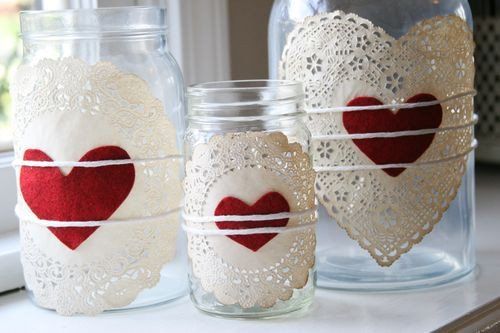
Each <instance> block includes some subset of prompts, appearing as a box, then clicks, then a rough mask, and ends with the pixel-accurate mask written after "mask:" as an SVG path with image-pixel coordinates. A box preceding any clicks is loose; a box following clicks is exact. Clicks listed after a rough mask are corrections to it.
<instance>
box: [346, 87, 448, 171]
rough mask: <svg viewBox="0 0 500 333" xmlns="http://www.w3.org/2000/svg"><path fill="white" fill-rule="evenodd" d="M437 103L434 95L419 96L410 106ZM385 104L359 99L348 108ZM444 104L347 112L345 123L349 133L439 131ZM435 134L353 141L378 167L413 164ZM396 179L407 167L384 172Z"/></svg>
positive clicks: (349, 104) (375, 100) (374, 100)
mask: <svg viewBox="0 0 500 333" xmlns="http://www.w3.org/2000/svg"><path fill="white" fill-rule="evenodd" d="M430 101H436V98H435V97H434V96H432V95H430V94H419V95H415V96H413V97H411V98H409V99H408V101H407V103H419V102H430ZM369 105H383V103H382V102H381V101H379V100H378V99H376V98H373V97H358V98H355V99H353V100H352V101H351V102H349V103H348V104H347V106H369ZM442 118H443V112H442V108H441V105H439V104H437V105H432V106H425V107H417V108H411V109H401V110H396V112H394V111H392V110H389V109H384V110H365V111H357V112H345V113H344V114H343V123H344V127H345V128H346V130H347V132H348V133H349V134H359V133H379V132H398V131H414V130H421V129H435V128H438V127H439V125H440V124H441V120H442ZM433 139H434V134H425V135H414V136H401V137H395V138H371V139H355V140H352V141H353V142H354V144H355V145H356V146H358V148H359V149H360V150H361V151H362V152H363V153H364V154H365V155H366V156H368V158H370V159H371V160H372V161H373V162H375V164H399V163H413V162H415V161H416V160H418V158H419V157H420V156H422V154H423V153H424V152H425V151H426V150H427V148H429V146H430V145H431V143H432V140H433ZM383 170H384V171H385V172H386V173H387V174H388V175H390V176H392V177H397V176H399V175H400V174H401V173H402V172H403V171H405V169H404V168H392V169H383Z"/></svg>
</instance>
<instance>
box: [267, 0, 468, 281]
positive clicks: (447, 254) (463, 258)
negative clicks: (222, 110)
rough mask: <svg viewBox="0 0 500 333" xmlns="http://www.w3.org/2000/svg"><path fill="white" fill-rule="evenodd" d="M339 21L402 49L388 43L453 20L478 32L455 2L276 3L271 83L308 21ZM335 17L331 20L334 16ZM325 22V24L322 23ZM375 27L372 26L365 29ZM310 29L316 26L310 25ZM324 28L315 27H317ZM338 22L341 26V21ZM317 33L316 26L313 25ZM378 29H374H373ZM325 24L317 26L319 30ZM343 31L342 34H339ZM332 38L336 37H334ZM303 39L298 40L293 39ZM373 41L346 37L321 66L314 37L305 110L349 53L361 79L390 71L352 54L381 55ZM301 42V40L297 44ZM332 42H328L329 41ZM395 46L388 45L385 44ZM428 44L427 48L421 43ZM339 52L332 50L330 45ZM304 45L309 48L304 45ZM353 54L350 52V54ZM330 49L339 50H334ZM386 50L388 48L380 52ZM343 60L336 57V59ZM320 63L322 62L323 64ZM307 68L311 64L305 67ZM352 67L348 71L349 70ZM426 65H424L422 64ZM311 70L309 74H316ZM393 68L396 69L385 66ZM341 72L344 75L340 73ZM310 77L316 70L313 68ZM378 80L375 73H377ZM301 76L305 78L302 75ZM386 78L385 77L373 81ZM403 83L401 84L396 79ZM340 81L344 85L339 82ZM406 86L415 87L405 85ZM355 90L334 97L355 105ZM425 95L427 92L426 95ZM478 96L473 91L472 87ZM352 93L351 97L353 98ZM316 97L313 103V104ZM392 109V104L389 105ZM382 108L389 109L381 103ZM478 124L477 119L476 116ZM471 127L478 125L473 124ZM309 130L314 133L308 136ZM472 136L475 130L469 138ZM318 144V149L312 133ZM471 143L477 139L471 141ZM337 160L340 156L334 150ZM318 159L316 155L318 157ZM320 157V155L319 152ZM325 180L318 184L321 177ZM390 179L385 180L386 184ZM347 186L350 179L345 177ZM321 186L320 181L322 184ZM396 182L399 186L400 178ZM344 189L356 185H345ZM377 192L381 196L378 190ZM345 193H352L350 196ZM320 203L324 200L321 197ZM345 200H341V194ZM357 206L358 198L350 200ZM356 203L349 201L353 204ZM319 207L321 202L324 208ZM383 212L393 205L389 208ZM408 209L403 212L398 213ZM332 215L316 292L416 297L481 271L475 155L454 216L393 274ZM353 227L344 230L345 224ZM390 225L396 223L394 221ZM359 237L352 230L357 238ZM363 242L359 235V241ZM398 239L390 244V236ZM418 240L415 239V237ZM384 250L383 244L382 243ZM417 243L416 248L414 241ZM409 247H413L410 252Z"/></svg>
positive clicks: (463, 5)
mask: <svg viewBox="0 0 500 333" xmlns="http://www.w3.org/2000/svg"><path fill="white" fill-rule="evenodd" d="M337 11H340V13H341V14H337V17H336V18H333V19H338V17H340V16H342V15H344V14H343V13H345V14H346V15H350V14H353V17H354V18H352V20H358V19H359V18H361V19H362V20H363V23H362V24H361V23H360V28H361V29H364V28H366V29H367V30H369V29H378V28H381V29H380V30H377V31H376V32H374V33H375V34H377V36H380V35H379V34H387V35H388V36H390V37H391V38H393V39H394V40H396V41H393V40H392V39H390V41H389V43H391V45H392V43H394V44H397V43H398V41H397V40H398V39H404V38H406V35H407V34H408V33H409V32H410V31H411V30H412V29H413V28H414V27H415V26H416V25H417V24H418V23H419V22H421V21H423V20H428V19H434V18H440V17H446V16H449V15H455V16H458V17H459V18H460V19H462V20H463V21H466V22H467V25H469V27H471V26H472V18H471V13H470V9H469V6H468V3H467V2H466V1H462V0H449V1H439V2H435V1H414V0H404V1H398V2H397V3H395V2H394V1H369V0H356V1H343V0H327V1H317V0H309V1H293V0H276V1H275V3H274V7H273V11H272V14H271V18H270V24H269V70H270V73H271V76H272V77H273V78H287V79H296V78H292V77H290V76H289V75H288V74H289V73H288V72H287V71H286V70H285V69H284V68H285V67H286V66H284V65H283V54H284V51H285V49H286V48H287V47H288V45H287V43H290V42H291V39H290V34H291V33H292V32H294V33H296V32H297V31H298V29H299V27H302V28H303V29H307V28H308V27H307V24H306V23H303V22H304V20H306V19H307V18H309V17H315V16H318V15H323V14H326V13H339V12H337ZM332 16H333V14H332ZM323 17H324V19H325V20H327V19H326V18H325V17H326V16H323ZM367 21H369V22H367ZM309 22H312V20H311V21H309ZM317 22H318V21H315V23H317ZM339 22H340V20H339ZM310 24H311V25H312V23H310ZM371 24H373V25H371ZM319 25H321V23H317V26H316V27H317V28H318V29H319ZM332 27H333V25H331V26H329V28H331V29H332V30H331V31H328V32H326V33H325V36H326V34H328V36H335V29H336V28H332ZM339 31H340V30H339ZM330 33H331V34H330ZM294 36H297V35H294ZM366 36H368V38H367V39H363V38H362V37H360V38H358V39H356V37H358V36H352V35H350V36H347V37H346V36H340V35H338V36H337V37H338V39H335V37H331V38H332V39H335V40H339V41H340V42H339V44H338V45H339V47H340V48H338V49H332V50H329V51H328V52H330V54H338V57H335V56H331V57H330V56H328V57H327V56H325V59H323V58H321V59H319V60H318V59H315V58H314V56H313V54H314V53H316V54H326V52H327V51H325V49H326V47H325V48H324V49H322V50H321V51H318V52H315V51H317V50H315V48H318V50H319V48H320V47H322V46H323V45H325V44H326V43H328V42H327V40H326V39H322V37H321V36H320V35H319V34H318V35H316V38H314V37H311V38H310V43H309V44H307V46H305V47H304V48H303V49H302V52H303V53H305V54H306V56H309V58H308V59H311V61H312V62H313V63H314V64H316V66H317V71H318V73H317V74H316V76H315V79H313V76H312V75H309V74H308V75H309V76H307V80H308V81H307V82H304V85H305V89H306V107H307V105H308V104H309V107H311V108H313V107H317V104H318V102H317V101H318V99H317V98H316V97H317V96H316V95H314V96H312V93H309V94H308V93H307V91H308V90H310V91H313V90H314V92H317V91H318V90H315V87H317V86H319V85H321V82H322V81H323V80H325V82H326V80H327V79H325V76H324V75H326V76H328V75H330V76H329V79H331V80H330V82H335V76H338V77H341V76H342V75H344V74H343V73H341V71H340V70H339V72H337V73H335V72H332V70H331V69H329V66H331V67H332V68H333V67H334V66H337V64H336V61H338V62H342V61H345V59H347V57H348V55H349V54H350V52H352V54H353V57H352V58H351V59H350V60H349V61H360V66H359V69H360V70H361V71H367V72H368V71H370V70H371V68H375V66H379V68H384V66H385V63H384V61H386V62H387V63H388V64H389V63H390V62H391V61H393V59H391V58H390V56H389V57H388V58H386V59H385V60H383V61H380V62H378V63H377V62H376V61H374V62H373V63H371V64H369V65H372V64H373V66H374V67H368V69H367V67H364V66H366V62H365V63H361V62H362V61H366V60H367V59H368V62H369V61H370V58H363V57H361V60H360V59H359V58H360V57H357V58H356V57H355V56H357V55H358V54H355V51H353V50H354V48H356V47H359V46H360V45H361V46H363V47H365V48H366V49H369V48H371V47H375V46H374V44H373V43H372V44H369V43H367V41H371V40H370V37H369V35H365V37H366ZM294 38H296V37H294ZM328 38H330V37H328ZM343 38H345V39H346V40H351V41H352V44H351V46H348V43H347V42H345V43H344V42H343V41H342V40H343ZM387 40H389V39H387ZM422 42H423V40H422ZM330 43H331V44H332V45H333V44H334V42H333V41H330ZM302 45H306V44H305V43H304V44H302ZM351 47H352V48H351ZM332 48H334V47H333V46H332ZM382 48H383V47H382ZM335 52H337V53H335ZM319 57H321V56H319ZM305 61H307V59H305ZM349 61H346V67H347V66H348V65H347V63H348V62H349ZM422 61H425V59H423V60H422ZM314 64H313V65H311V66H314ZM387 66H390V65H387ZM336 68H337V69H338V68H341V67H340V66H339V67H336ZM306 70H311V68H310V67H308V68H307V69H304V71H306ZM374 72H375V71H374ZM294 74H297V76H300V74H298V73H294ZM373 75H375V77H376V76H377V75H379V76H382V75H384V74H382V71H380V72H378V73H375V74H373ZM396 79H399V77H396ZM339 80H340V79H339ZM402 80H404V83H403V85H404V84H405V83H406V82H407V81H409V80H407V79H406V78H404V79H402ZM356 89H358V88H357V87H356V86H354V85H353V86H349V87H348V88H346V87H345V86H340V87H339V88H338V89H337V92H335V91H333V93H332V94H336V93H338V94H343V93H345V92H346V91H347V94H351V95H350V96H352V97H356ZM423 89H425V87H424V88H423ZM471 89H472V87H471ZM348 90H352V92H349V91H348ZM308 95H309V96H310V99H309V100H308V97H307V96H308ZM385 102H386V103H387V104H389V103H390V102H391V100H390V99H389V100H386V101H385ZM382 104H384V103H382ZM321 106H322V107H323V108H325V107H326V108H328V107H331V108H335V107H345V106H346V104H334V103H330V104H328V103H327V105H321ZM470 119H471V120H472V112H471V114H470ZM471 122H472V121H471ZM310 129H311V128H310ZM471 131H472V130H471ZM311 132H313V142H314V130H313V129H311ZM471 135H472V134H471ZM333 145H334V148H333V150H332V152H333V153H334V154H335V152H334V150H335V143H334V144H333ZM313 154H315V152H313ZM318 154H319V152H318ZM318 177H320V176H318ZM383 177H385V175H384V176H382V178H383ZM346 178H348V179H351V178H349V177H348V176H346ZM318 179H319V178H318ZM395 179H396V180H395V181H397V178H395ZM345 181H346V182H348V181H350V180H347V179H346V180H345ZM374 191H376V189H374ZM346 192H347V191H346ZM319 195H321V194H319ZM339 196H341V193H340V192H339ZM351 198H352V197H351ZM347 200H350V199H347ZM320 201H321V200H320ZM384 204H387V205H390V202H386V203H384ZM400 208H402V209H404V207H400ZM331 215H332V214H329V213H328V212H327V210H326V209H325V207H324V206H323V205H320V207H319V216H320V217H319V230H320V232H319V233H318V252H317V257H318V260H317V265H318V266H317V274H318V280H317V284H318V286H319V287H325V288H333V289H348V290H395V289H410V288H420V287H426V286H431V285H437V284H441V283H445V282H449V281H452V280H455V279H457V278H459V277H462V276H464V275H466V274H468V273H469V272H471V271H472V270H473V268H474V266H475V256H474V155H473V153H469V154H468V161H467V168H466V171H465V173H464V175H463V178H462V179H461V185H460V187H459V189H457V194H456V196H454V199H453V201H452V202H451V203H450V204H449V208H447V209H446V210H445V212H444V213H443V215H442V217H441V218H440V221H439V222H438V223H437V224H436V225H435V226H434V228H433V230H432V231H431V232H430V233H429V234H427V235H426V236H425V237H424V238H423V240H421V241H420V242H415V244H414V246H413V248H411V246H410V248H411V249H410V248H408V247H407V248H406V250H404V252H403V254H402V255H401V257H400V258H399V259H397V260H396V261H395V262H393V263H392V264H391V265H389V266H388V267H387V266H386V267H384V265H379V264H377V262H375V260H373V258H372V256H376V255H377V254H376V253H375V254H373V253H372V256H371V255H370V253H368V251H366V250H365V249H363V248H362V246H361V243H363V241H360V240H359V237H358V241H359V243H358V241H356V240H354V239H353V237H354V238H356V236H353V237H349V236H348V235H347V234H346V231H345V230H343V228H341V227H339V225H338V224H337V223H336V222H338V221H336V219H335V218H334V217H332V216H331ZM352 221H353V220H351V221H346V222H344V226H345V224H349V223H351V222H352ZM388 222H389V224H390V221H388ZM353 233H354V231H352V230H350V234H351V236H352V235H353ZM358 236H359V234H358ZM388 237H392V236H388ZM415 237H416V236H415ZM379 241H380V242H385V241H387V239H386V240H385V241H384V240H382V239H379ZM411 242H412V241H411ZM406 245H408V244H406ZM364 246H365V248H366V247H369V246H370V245H368V244H367V243H365V244H364Z"/></svg>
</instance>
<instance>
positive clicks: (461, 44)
mask: <svg viewBox="0 0 500 333" xmlns="http://www.w3.org/2000/svg"><path fill="white" fill-rule="evenodd" d="M471 28H472V18H471V12H470V8H469V5H468V3H467V1H466V0H444V1H433V0H402V1H392V0H379V1H372V0H349V1H345V0H305V1H295V0H276V1H275V2H274V7H273V9H272V13H271V18H270V23H269V69H270V73H271V77H272V78H280V79H288V80H297V81H299V82H302V83H303V84H304V89H305V110H306V112H307V113H308V115H307V118H306V121H305V122H306V125H307V126H308V128H309V130H310V131H311V134H312V142H311V145H312V149H311V151H312V158H313V164H314V167H315V169H316V171H318V176H317V181H316V193H317V197H318V199H319V201H320V208H319V226H318V228H319V231H320V232H319V233H318V252H317V257H318V258H317V263H318V269H317V274H318V286H319V287H325V288H334V289H348V290H395V289H409V288H419V287H425V286H431V285H437V284H442V283H445V282H449V281H452V280H455V279H457V278H460V277H462V276H465V275H466V274H468V273H469V272H471V271H472V270H473V268H474V265H475V256H474V155H473V149H474V147H475V140H474V134H473V126H474V123H475V116H474V115H473V96H474V93H475V92H474V85H473V81H474V61H473V50H474V42H473V39H472V31H471ZM426 102H430V104H426ZM412 103H413V104H415V105H413V106H409V105H406V104H412ZM365 107H366V109H365ZM377 107H379V108H378V109H377ZM369 108H371V109H370V110H369ZM398 109H399V110H398ZM350 111H353V112H350ZM356 111H357V112H356ZM418 112H420V113H418ZM420 114H422V116H420ZM425 114H428V115H430V116H429V118H427V119H433V120H432V121H430V122H428V123H425V124H424V122H425V121H424V120H423V119H424V118H425V117H426V116H425ZM403 118H405V120H403ZM396 132H397V133H396ZM405 133H406V134H405ZM426 140H428V141H426ZM384 166H385V167H387V169H386V168H384ZM398 167H399V168H398Z"/></svg>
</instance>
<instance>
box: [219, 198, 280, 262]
mask: <svg viewBox="0 0 500 333" xmlns="http://www.w3.org/2000/svg"><path fill="white" fill-rule="evenodd" d="M289 211H290V206H289V205H288V202H287V201H286V199H285V198H284V197H283V196H282V195H281V194H279V193H278V192H269V193H266V194H264V195H263V196H262V197H260V199H259V200H257V201H256V202H255V203H254V204H253V205H251V206H250V205H248V204H247V203H245V202H243V201H241V200H240V199H238V198H234V197H226V198H224V199H222V200H221V201H220V202H219V204H218V205H217V208H215V212H214V215H215V216H220V215H259V214H276V213H284V212H289ZM287 223H288V219H287V218H286V219H279V220H269V221H267V220H266V221H245V222H232V221H227V222H226V221H225V222H217V223H216V225H217V227H218V228H219V229H222V230H224V229H253V228H265V227H284V226H286V225H287ZM276 235H277V234H276V233H268V234H254V235H229V236H227V237H229V238H231V239H232V240H234V241H235V242H237V243H239V244H241V245H243V246H244V247H246V248H248V249H250V250H252V251H254V252H257V251H258V250H259V249H260V248H261V247H263V246H264V245H266V244H267V243H268V242H269V241H270V240H271V239H273V238H274V237H276Z"/></svg>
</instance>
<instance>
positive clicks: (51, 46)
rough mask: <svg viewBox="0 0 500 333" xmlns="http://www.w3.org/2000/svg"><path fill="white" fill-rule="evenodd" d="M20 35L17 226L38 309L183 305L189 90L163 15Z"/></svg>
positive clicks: (83, 13) (32, 21)
mask: <svg viewBox="0 0 500 333" xmlns="http://www.w3.org/2000/svg"><path fill="white" fill-rule="evenodd" d="M21 31H22V37H23V43H24V49H23V50H24V52H23V60H22V64H21V66H20V67H19V69H18V71H17V74H16V77H15V80H14V82H13V84H12V94H13V96H14V100H15V104H16V111H15V119H14V126H15V129H14V132H15V133H14V146H15V153H16V157H15V159H16V161H15V164H16V166H17V168H16V170H17V177H18V188H19V195H18V206H17V213H18V216H19V218H20V231H21V240H22V251H21V256H22V262H23V267H24V274H25V278H26V284H27V288H28V289H29V290H30V292H31V293H32V294H33V296H34V297H33V298H34V301H35V303H37V304H38V305H40V306H42V307H45V308H50V309H55V310H57V312H59V313H61V314H65V315H72V314H77V313H82V314H96V313H99V312H101V311H104V310H114V309H124V308H135V307H142V306H147V305H152V304H156V303H160V302H165V301H168V300H172V299H175V298H177V297H180V296H182V295H183V294H184V293H185V292H187V281H185V278H184V274H187V273H186V266H185V259H183V258H182V256H181V255H176V254H175V250H176V249H175V248H176V243H177V234H178V233H179V234H180V235H182V236H183V233H182V231H181V230H180V228H179V225H180V224H179V221H180V215H179V214H180V213H179V207H180V204H181V202H180V199H181V197H182V195H181V193H182V188H181V177H182V175H181V172H182V170H181V169H182V166H181V165H182V161H181V159H180V154H181V150H182V145H181V144H180V142H182V141H181V140H182V137H183V134H184V133H183V114H184V113H183V112H184V111H183V110H184V85H183V79H182V76H181V72H180V69H179V67H178V66H177V64H176V62H175V60H174V58H173V57H172V55H171V54H170V53H169V51H168V47H167V42H166V35H165V34H166V32H167V25H166V12H165V10H164V9H159V8H146V7H128V8H127V7H123V8H102V9H81V10H63V11H26V12H22V13H21ZM115 160H119V161H118V162H116V161H115ZM95 161H102V162H99V163H101V165H100V164H99V163H96V162H95ZM93 162H94V163H93ZM37 163H38V164H37ZM35 164H37V165H35ZM58 167H59V168H61V169H60V170H59V169H57V168H58ZM178 246H180V247H183V246H182V245H178ZM180 253H181V254H182V253H183V251H180Z"/></svg>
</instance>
